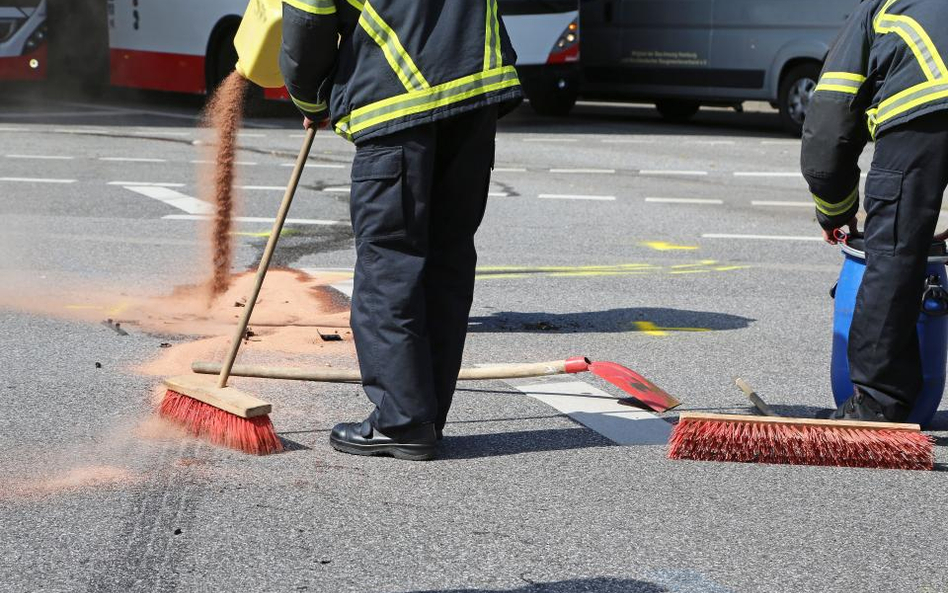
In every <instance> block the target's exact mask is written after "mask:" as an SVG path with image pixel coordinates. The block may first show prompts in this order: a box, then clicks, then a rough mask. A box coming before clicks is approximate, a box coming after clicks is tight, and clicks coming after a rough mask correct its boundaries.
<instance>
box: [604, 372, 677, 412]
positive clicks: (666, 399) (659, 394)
mask: <svg viewBox="0 0 948 593" xmlns="http://www.w3.org/2000/svg"><path fill="white" fill-rule="evenodd" d="M589 370H590V372H592V373H593V374H594V375H596V376H597V377H599V378H600V379H605V380H606V381H608V382H610V383H612V384H613V385H615V386H616V387H618V388H619V389H621V390H622V391H624V392H626V393H628V394H629V395H631V396H632V397H633V398H635V399H636V400H638V401H640V402H642V404H644V405H645V406H646V407H648V408H651V409H652V410H655V411H656V412H665V411H667V410H670V409H672V408H674V407H677V406H679V405H681V402H680V401H678V400H677V399H675V398H674V397H672V396H671V395H669V394H667V393H665V391H664V390H662V388H661V387H659V386H658V385H656V384H654V383H652V382H651V381H649V380H648V379H646V378H645V377H643V376H642V375H640V374H638V373H636V372H635V371H633V370H632V369H628V368H626V367H624V366H622V365H620V364H616V363H614V362H594V363H592V364H590V365H589Z"/></svg>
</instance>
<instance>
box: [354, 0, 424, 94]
mask: <svg viewBox="0 0 948 593" xmlns="http://www.w3.org/2000/svg"><path fill="white" fill-rule="evenodd" d="M359 24H360V25H361V26H362V28H363V29H364V30H365V32H366V33H368V34H369V36H370V37H371V38H372V39H374V40H375V43H377V44H378V46H379V47H380V48H382V53H383V54H385V59H386V60H387V61H388V64H389V66H391V67H392V70H393V71H394V72H395V75H396V76H398V79H399V80H400V81H402V84H403V85H404V86H405V90H408V91H415V90H421V89H426V88H430V85H429V84H428V81H427V80H425V77H424V76H422V75H421V72H419V70H418V67H417V66H415V62H414V61H412V59H411V56H409V55H408V52H406V51H405V48H404V46H402V42H401V41H400V40H399V39H398V35H397V34H396V33H395V31H394V30H393V29H392V28H391V27H389V26H388V24H387V23H386V22H385V21H384V20H382V17H381V16H379V13H377V12H376V11H375V9H374V8H372V5H371V4H369V3H368V2H366V3H365V4H363V11H362V16H360V17H359Z"/></svg>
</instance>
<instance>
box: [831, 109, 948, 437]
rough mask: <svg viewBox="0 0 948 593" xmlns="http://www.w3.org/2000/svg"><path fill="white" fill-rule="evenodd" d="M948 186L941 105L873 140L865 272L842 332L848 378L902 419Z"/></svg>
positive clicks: (947, 141) (916, 378)
mask: <svg viewBox="0 0 948 593" xmlns="http://www.w3.org/2000/svg"><path fill="white" fill-rule="evenodd" d="M946 185H948V111H938V112H935V113H932V114H929V115H926V116H923V117H919V118H916V119H914V120H912V121H910V122H908V123H906V124H903V125H901V126H898V127H896V128H894V129H892V130H890V131H888V132H886V133H885V134H883V135H882V136H880V137H879V138H878V139H877V140H876V147H875V155H874V157H873V159H872V168H871V169H870V171H869V174H868V176H867V178H866V191H865V202H864V205H865V209H866V213H867V217H866V224H865V235H866V271H865V276H864V277H863V280H862V285H861V286H860V288H859V292H858V294H857V295H856V307H855V311H854V313H853V320H852V327H851V329H850V332H849V368H850V377H851V378H852V381H853V383H854V384H855V385H856V386H858V387H860V388H861V389H862V390H863V391H864V392H865V393H866V394H867V395H869V396H871V397H872V398H873V399H875V400H876V401H878V402H879V403H880V404H882V406H883V409H884V410H885V413H886V417H887V418H888V419H889V420H901V419H904V418H905V416H906V415H907V414H908V412H909V411H910V410H911V407H912V405H913V404H914V402H915V398H916V396H917V395H918V393H919V391H921V388H922V362H921V355H920V352H919V347H918V334H917V332H916V329H915V326H916V323H917V322H918V315H919V311H920V306H921V300H922V292H923V291H924V282H925V269H926V265H927V263H926V262H927V257H928V253H929V248H930V246H931V242H932V235H933V234H934V232H935V223H936V222H937V221H938V213H939V210H940V209H941V201H942V196H943V195H944V192H945V187H946Z"/></svg>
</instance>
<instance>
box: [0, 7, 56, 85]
mask: <svg viewBox="0 0 948 593" xmlns="http://www.w3.org/2000/svg"><path fill="white" fill-rule="evenodd" d="M46 34H47V31H46V0H0V80H41V79H43V78H45V77H46V56H47V49H48V46H47V43H46Z"/></svg>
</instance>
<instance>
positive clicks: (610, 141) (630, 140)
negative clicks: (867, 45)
mask: <svg viewBox="0 0 948 593" xmlns="http://www.w3.org/2000/svg"><path fill="white" fill-rule="evenodd" d="M602 142H603V144H654V143H655V141H654V140H645V139H641V138H606V139H603V140H602Z"/></svg>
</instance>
